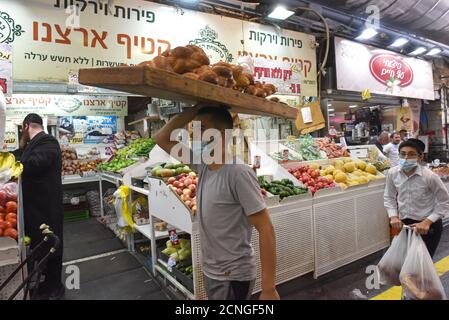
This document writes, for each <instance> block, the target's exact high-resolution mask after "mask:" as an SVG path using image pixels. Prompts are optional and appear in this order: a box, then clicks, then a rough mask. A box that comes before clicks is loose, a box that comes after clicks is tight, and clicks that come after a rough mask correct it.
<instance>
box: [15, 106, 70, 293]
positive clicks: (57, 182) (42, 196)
mask: <svg viewBox="0 0 449 320" xmlns="http://www.w3.org/2000/svg"><path fill="white" fill-rule="evenodd" d="M42 123H43V121H42V118H41V117H40V116H39V115H37V114H35V113H30V114H28V115H27V116H26V117H25V119H24V120H23V126H22V128H23V130H22V137H21V139H20V149H18V150H16V151H15V152H14V154H15V155H16V157H17V158H18V160H20V162H22V164H23V173H22V194H23V212H24V220H25V221H24V224H25V234H26V235H27V236H29V237H30V238H31V249H33V247H34V246H36V245H37V244H38V243H39V242H41V240H42V239H43V235H42V233H41V230H40V229H39V227H40V226H41V224H47V225H49V226H50V229H51V230H52V231H53V232H54V233H55V235H57V236H58V237H59V238H60V240H61V246H60V249H59V250H58V251H57V252H56V253H55V254H53V255H52V256H51V259H50V260H49V261H48V264H47V268H46V270H45V272H44V274H45V281H44V283H42V284H41V286H40V289H39V296H40V297H43V298H44V299H45V298H49V299H60V298H61V297H62V295H63V294H64V286H63V285H62V282H61V272H62V247H63V243H62V240H63V239H62V236H63V235H62V225H63V203H62V181H61V149H60V146H59V143H58V141H57V140H56V139H55V138H54V137H52V136H51V135H48V134H46V133H45V132H44V128H43V125H42Z"/></svg>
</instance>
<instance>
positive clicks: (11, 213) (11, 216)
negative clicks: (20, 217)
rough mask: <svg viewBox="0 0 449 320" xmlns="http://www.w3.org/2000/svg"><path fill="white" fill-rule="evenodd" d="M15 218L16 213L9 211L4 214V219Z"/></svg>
mask: <svg viewBox="0 0 449 320" xmlns="http://www.w3.org/2000/svg"><path fill="white" fill-rule="evenodd" d="M11 218H12V219H17V214H15V213H13V212H10V213H8V214H7V215H6V216H5V220H6V221H8V220H9V219H11Z"/></svg>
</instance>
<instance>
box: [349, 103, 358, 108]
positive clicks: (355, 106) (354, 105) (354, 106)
mask: <svg viewBox="0 0 449 320" xmlns="http://www.w3.org/2000/svg"><path fill="white" fill-rule="evenodd" d="M357 107H358V105H356V104H353V105H352V106H349V108H351V109H353V108H357Z"/></svg>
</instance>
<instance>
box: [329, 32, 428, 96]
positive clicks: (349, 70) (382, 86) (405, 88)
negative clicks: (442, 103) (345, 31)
mask: <svg viewBox="0 0 449 320" xmlns="http://www.w3.org/2000/svg"><path fill="white" fill-rule="evenodd" d="M335 62H336V67H337V88H338V89H339V90H349V91H357V92H362V91H364V90H366V89H368V90H369V91H370V92H371V93H377V94H383V95H389V96H397V97H406V98H416V99H427V100H435V92H434V87H433V70H432V63H431V62H428V61H425V60H421V59H416V58H412V57H407V56H404V55H401V54H397V53H395V52H392V51H388V50H384V49H379V48H376V47H373V46H367V45H364V44H361V43H357V42H354V41H350V40H347V39H343V38H339V37H335Z"/></svg>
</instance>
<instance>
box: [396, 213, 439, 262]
mask: <svg viewBox="0 0 449 320" xmlns="http://www.w3.org/2000/svg"><path fill="white" fill-rule="evenodd" d="M420 222H421V221H416V220H413V219H404V220H402V223H404V224H405V225H411V224H414V223H420ZM442 232H443V221H442V220H438V221H437V222H435V223H433V224H432V225H431V226H430V229H429V233H428V234H426V235H422V239H423V240H424V243H425V244H426V247H427V250H428V251H429V253H430V256H431V257H432V258H433V256H434V254H435V251H436V250H437V247H438V244H439V243H440V239H441V233H442Z"/></svg>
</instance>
